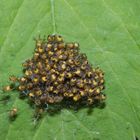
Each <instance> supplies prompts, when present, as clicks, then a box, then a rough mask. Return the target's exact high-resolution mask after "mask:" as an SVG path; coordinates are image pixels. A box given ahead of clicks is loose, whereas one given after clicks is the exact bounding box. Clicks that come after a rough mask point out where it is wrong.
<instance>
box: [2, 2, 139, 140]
mask: <svg viewBox="0 0 140 140" xmlns="http://www.w3.org/2000/svg"><path fill="white" fill-rule="evenodd" d="M139 8H140V1H138V0H133V1H132V0H123V1H122V0H117V1H116V0H50V1H49V0H41V1H38V0H30V1H29V0H15V1H11V0H7V1H5V0H1V2H0V33H1V37H0V86H1V87H2V86H3V85H6V84H8V77H9V75H12V74H14V75H17V76H18V75H21V71H22V68H21V63H22V62H24V61H25V60H26V59H28V58H30V57H31V56H32V52H33V50H34V42H33V38H34V37H37V36H38V35H39V34H40V35H48V34H53V33H58V34H61V35H62V36H63V37H64V39H65V41H68V42H70V41H75V42H79V44H80V49H81V52H84V53H86V54H87V56H88V59H89V61H90V63H92V64H93V66H99V67H101V68H102V70H103V71H104V72H105V80H106V89H105V94H106V95H107V100H106V107H105V108H104V109H99V108H94V109H93V112H92V113H91V114H88V113H87V112H88V109H82V110H80V111H78V112H74V111H71V110H67V109H63V110H62V111H61V112H60V113H59V114H56V115H54V116H49V115H46V116H45V117H44V118H43V119H42V120H41V121H40V122H39V124H38V125H37V127H35V126H34V125H33V122H32V120H31V119H32V114H33V109H31V108H30V107H29V105H28V104H27V103H26V101H23V100H20V99H18V93H16V92H11V93H10V94H11V98H12V99H11V100H10V101H9V102H8V104H7V105H3V104H0V139H2V140H22V139H23V140H25V139H26V140H44V139H47V140H71V139H73V140H85V139H87V140H120V139H123V140H135V139H136V137H137V138H139V139H140V86H139V84H140V28H139V27H140V18H139V13H140V12H139ZM2 94H3V93H2V91H1V96H2ZM12 106H13V107H17V108H18V109H19V115H18V117H17V119H16V120H15V121H14V122H9V120H8V110H9V109H11V107H12Z"/></svg>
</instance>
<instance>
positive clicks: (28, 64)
mask: <svg viewBox="0 0 140 140" xmlns="http://www.w3.org/2000/svg"><path fill="white" fill-rule="evenodd" d="M10 80H11V81H12V83H11V85H9V86H7V87H5V91H9V90H12V89H16V90H18V91H20V95H23V96H25V97H28V99H29V101H31V102H32V103H33V104H34V105H35V106H37V107H39V108H42V109H44V108H45V107H46V105H48V104H55V103H60V102H62V101H64V100H69V101H70V102H79V103H81V104H87V105H91V104H94V103H95V102H100V101H103V100H104V99H105V95H104V94H103V93H102V90H103V89H104V73H103V72H102V70H101V69H99V68H93V67H92V66H91V64H89V63H88V60H87V57H86V55H85V54H84V53H80V52H79V44H78V43H65V42H64V40H63V38H62V37H61V36H59V35H49V36H48V38H47V39H45V38H44V39H41V38H40V37H39V38H38V39H36V47H35V50H34V54H33V57H32V58H31V59H28V60H26V61H25V62H24V63H23V76H22V77H14V76H11V77H10Z"/></svg>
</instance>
